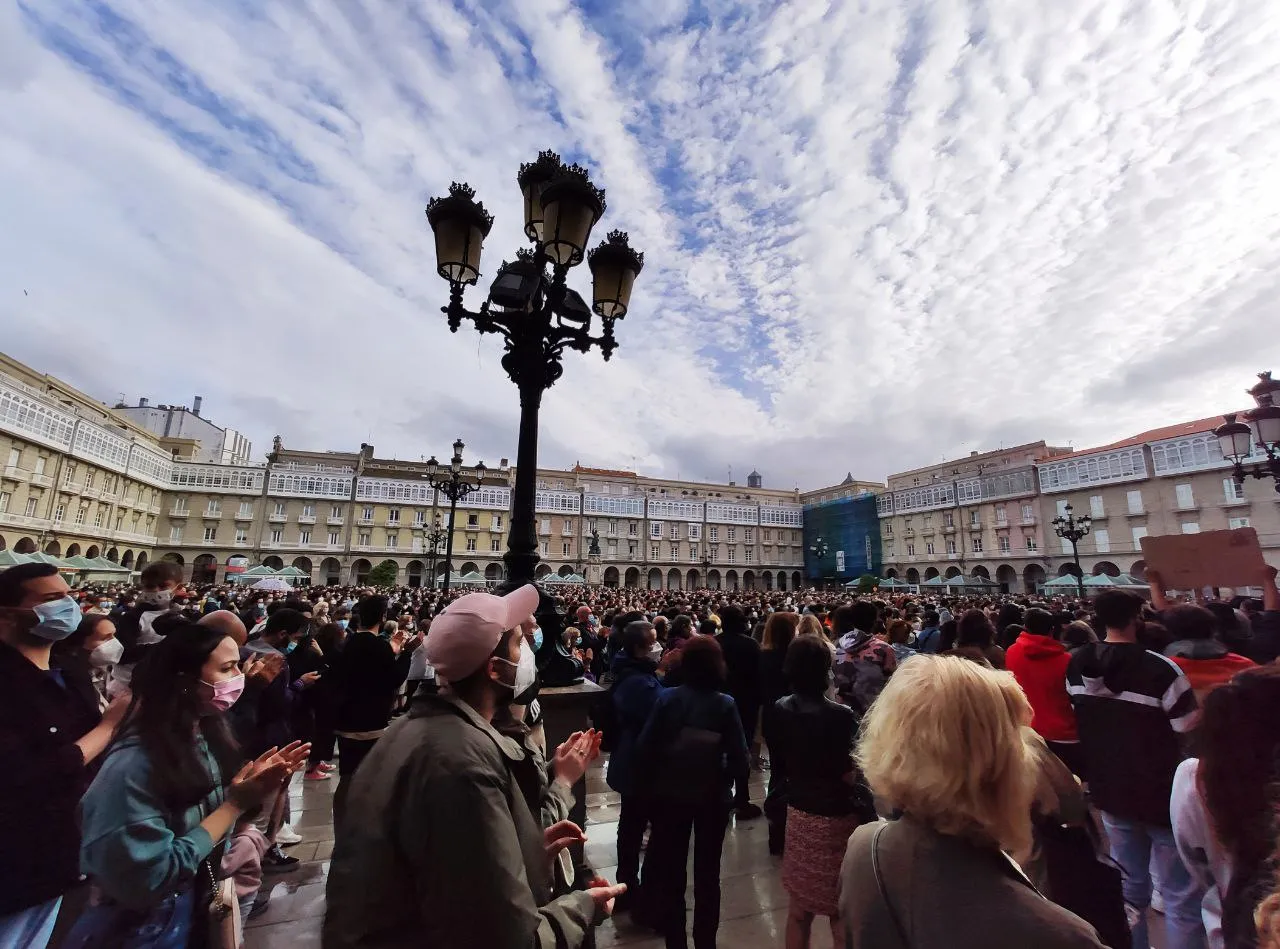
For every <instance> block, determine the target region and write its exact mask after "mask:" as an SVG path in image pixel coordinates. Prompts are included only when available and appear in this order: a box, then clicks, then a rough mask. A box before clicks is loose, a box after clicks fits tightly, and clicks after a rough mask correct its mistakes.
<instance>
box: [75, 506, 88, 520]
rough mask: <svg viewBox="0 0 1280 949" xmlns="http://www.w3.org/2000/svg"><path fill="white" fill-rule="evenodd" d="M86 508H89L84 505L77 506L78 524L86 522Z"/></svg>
mask: <svg viewBox="0 0 1280 949" xmlns="http://www.w3.org/2000/svg"><path fill="white" fill-rule="evenodd" d="M86 510H88V508H86V507H83V506H81V507H79V508H77V509H76V523H77V524H83V523H84V512H85V511H86Z"/></svg>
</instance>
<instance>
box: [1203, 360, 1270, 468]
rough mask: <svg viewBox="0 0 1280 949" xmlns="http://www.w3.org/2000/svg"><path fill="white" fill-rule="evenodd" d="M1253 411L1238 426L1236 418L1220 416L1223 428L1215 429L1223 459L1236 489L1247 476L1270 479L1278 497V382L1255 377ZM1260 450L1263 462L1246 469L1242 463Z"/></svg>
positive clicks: (1266, 374)
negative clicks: (1264, 458) (1227, 462)
mask: <svg viewBox="0 0 1280 949" xmlns="http://www.w3.org/2000/svg"><path fill="white" fill-rule="evenodd" d="M1249 394H1250V395H1251V396H1253V401H1254V402H1255V403H1256V407H1255V408H1252V409H1250V410H1249V411H1247V412H1245V413H1244V421H1243V422H1237V421H1236V416H1235V414H1234V413H1233V414H1231V415H1226V416H1223V419H1224V421H1225V424H1223V425H1220V426H1218V427H1217V428H1216V429H1214V432H1213V434H1215V435H1217V436H1218V445H1219V447H1220V448H1221V449H1222V457H1223V458H1225V459H1226V460H1227V461H1229V462H1231V466H1232V476H1233V477H1234V478H1235V480H1236V485H1237V486H1239V487H1240V488H1243V487H1244V479H1245V477H1246V476H1248V477H1253V478H1257V479H1259V480H1261V479H1263V478H1271V479H1272V480H1274V481H1275V483H1276V484H1275V489H1276V491H1277V492H1278V493H1280V405H1277V404H1276V402H1277V401H1278V400H1280V380H1277V379H1272V378H1271V373H1269V372H1260V373H1258V384H1257V385H1255V386H1254V387H1253V388H1252V389H1250V390H1249ZM1255 446H1257V447H1258V448H1260V449H1262V453H1263V454H1264V455H1265V456H1266V460H1259V461H1257V462H1256V463H1254V464H1251V465H1248V466H1246V465H1245V459H1246V458H1248V457H1249V456H1250V455H1251V454H1254V447H1255Z"/></svg>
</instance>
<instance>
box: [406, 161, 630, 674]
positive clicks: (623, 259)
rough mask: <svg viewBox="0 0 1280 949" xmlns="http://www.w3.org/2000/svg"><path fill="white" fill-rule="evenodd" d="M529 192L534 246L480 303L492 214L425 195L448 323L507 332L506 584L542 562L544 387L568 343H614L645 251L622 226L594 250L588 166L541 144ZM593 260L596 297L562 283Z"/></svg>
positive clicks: (530, 169) (507, 267)
mask: <svg viewBox="0 0 1280 949" xmlns="http://www.w3.org/2000/svg"><path fill="white" fill-rule="evenodd" d="M516 182H517V183H518V184H519V186H520V192H521V195H522V197H523V198H524V233H525V236H526V237H527V238H528V239H529V241H530V244H531V246H529V247H522V248H520V249H519V250H518V251H517V252H516V255H515V260H514V261H511V262H509V261H505V260H504V261H503V262H502V264H501V265H500V266H499V268H498V273H497V276H496V277H495V278H494V281H493V283H492V285H491V286H490V288H489V293H488V296H487V298H486V299H485V301H484V302H483V303H482V304H481V305H480V309H479V310H477V311H472V310H468V309H466V307H464V306H463V304H462V296H463V292H464V290H465V289H466V287H467V286H468V285H470V284H474V283H476V281H477V280H479V278H480V254H481V249H482V245H483V242H484V238H485V237H486V236H487V235H488V233H489V231H490V229H491V228H492V227H493V215H491V214H490V213H489V212H488V211H486V210H485V209H484V206H483V205H482V204H480V203H478V202H477V201H476V200H475V191H474V190H473V189H472V188H471V187H470V186H468V185H466V184H459V183H457V182H454V183H453V184H452V185H451V186H450V188H449V194H448V195H447V196H446V197H440V198H434V199H432V200H431V202H430V203H428V205H427V221H428V222H429V223H430V225H431V229H432V231H433V232H434V234H435V243H436V271H437V273H439V275H440V276H441V277H442V278H443V279H444V280H446V281H447V282H448V284H449V303H448V305H447V306H444V307H442V308H441V310H442V312H443V313H444V314H445V316H446V317H447V318H448V323H449V329H450V331H451V332H455V333H456V332H457V331H458V328H459V327H460V326H461V325H462V321H463V320H464V319H466V320H469V321H471V322H472V323H473V324H474V325H475V328H476V329H477V330H478V331H479V332H481V333H498V334H501V336H502V337H503V341H504V348H505V353H504V354H503V357H502V368H503V369H505V370H506V372H507V375H508V376H510V378H511V381H512V382H514V383H515V384H516V387H517V389H518V390H519V392H520V431H519V442H518V446H517V450H516V477H515V484H514V486H513V488H512V505H511V530H510V533H509V535H508V540H507V552H506V554H505V555H504V556H503V560H504V561H505V562H506V566H507V570H506V573H507V581H506V583H505V584H504V587H505V588H507V589H514V588H516V587H519V586H522V585H523V584H526V583H532V582H533V576H534V571H535V568H536V567H537V565H538V560H539V556H538V538H537V534H536V533H535V523H534V494H535V490H536V485H537V469H538V410H539V408H540V407H541V404H542V394H543V393H544V392H545V391H546V390H547V389H548V388H550V387H551V386H552V385H554V384H555V382H556V380H557V379H559V378H560V375H561V373H562V371H563V370H562V367H561V356H562V355H563V353H564V351H565V350H566V349H576V350H578V351H579V352H583V353H586V352H590V351H591V349H592V347H598V348H599V350H600V352H601V354H602V355H603V356H604V358H605V360H606V361H607V360H608V359H609V357H610V356H612V355H613V351H614V349H616V348H617V342H616V341H615V339H614V335H613V331H614V324H615V323H616V322H617V321H618V320H620V319H622V318H623V317H624V316H626V314H627V308H628V306H629V305H630V301H631V290H632V287H633V286H634V284H635V279H636V276H637V275H638V274H639V273H640V270H641V268H642V267H643V266H644V255H643V254H641V253H638V252H637V251H635V250H633V249H632V248H631V247H630V245H629V244H628V242H627V235H626V234H625V233H624V232H622V231H611V232H610V233H609V235H608V238H607V239H606V240H605V241H604V242H603V243H601V244H600V245H599V246H598V247H596V248H595V249H594V250H591V251H590V252H588V251H587V243H588V241H589V239H590V237H591V229H592V228H593V227H594V226H595V224H596V222H597V221H599V220H600V217H601V216H602V215H603V214H604V209H605V195H604V192H603V191H602V190H600V189H599V188H597V187H596V186H595V185H593V184H592V183H591V180H590V178H589V177H588V174H587V171H586V169H584V168H582V167H580V166H578V165H565V164H564V163H563V162H561V160H560V156H559V155H557V154H556V153H555V152H551V151H544V152H542V153H541V154H539V155H538V158H537V160H536V161H533V162H530V163H528V164H525V165H521V166H520V173H519V174H518V175H517V176H516ZM583 260H586V261H587V264H588V266H589V267H590V268H591V276H592V283H593V300H592V305H591V306H590V307H588V306H587V304H586V301H585V300H583V299H582V296H581V295H580V294H578V293H577V292H575V291H574V290H572V289H570V288H569V287H568V286H567V284H566V279H567V277H568V274H569V270H570V268H572V267H575V266H577V265H578V264H580V263H582V261H583ZM593 313H594V315H597V316H599V317H600V321H601V334H600V335H599V336H595V335H592V326H591V323H592V316H593ZM539 612H540V614H543V615H546V620H547V621H546V622H543V623H542V626H543V629H544V632H545V633H546V635H544V650H543V652H542V653H540V655H539V659H540V663H539V664H540V666H541V664H542V661H543V660H545V659H549V658H550V656H551V653H552V652H553V651H554V644H555V642H556V641H557V640H558V636H557V635H555V634H556V633H558V629H552V628H550V627H552V626H555V625H557V624H556V623H555V620H554V619H553V618H552V616H551V615H550V614H551V613H553V612H554V607H553V606H552V605H551V604H550V603H549V601H548V600H547V598H546V597H544V598H543V605H542V606H541V607H540V610H539Z"/></svg>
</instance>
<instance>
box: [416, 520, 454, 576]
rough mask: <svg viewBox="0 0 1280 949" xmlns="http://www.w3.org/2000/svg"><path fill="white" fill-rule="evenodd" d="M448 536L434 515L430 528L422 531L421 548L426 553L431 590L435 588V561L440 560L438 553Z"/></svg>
mask: <svg viewBox="0 0 1280 949" xmlns="http://www.w3.org/2000/svg"><path fill="white" fill-rule="evenodd" d="M447 536H448V535H447V534H446V533H445V529H444V528H443V527H441V526H440V515H439V514H437V515H436V519H435V521H434V522H433V523H432V525H431V527H430V528H423V530H422V546H423V547H424V548H425V549H426V553H427V571H428V575H429V576H430V577H431V589H433V590H434V589H435V588H436V561H437V560H439V559H440V551H441V549H442V548H443V546H444V542H445V539H446V537H447Z"/></svg>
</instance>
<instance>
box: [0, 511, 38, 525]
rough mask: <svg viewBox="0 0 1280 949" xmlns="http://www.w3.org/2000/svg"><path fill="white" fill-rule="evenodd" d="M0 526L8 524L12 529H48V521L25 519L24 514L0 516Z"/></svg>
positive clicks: (33, 518)
mask: <svg viewBox="0 0 1280 949" xmlns="http://www.w3.org/2000/svg"><path fill="white" fill-rule="evenodd" d="M0 524H9V525H11V526H13V527H37V528H39V527H48V526H49V519H48V518H47V517H27V516H26V515H25V514H8V513H5V514H0Z"/></svg>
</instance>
